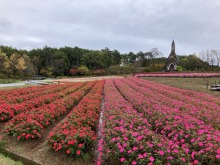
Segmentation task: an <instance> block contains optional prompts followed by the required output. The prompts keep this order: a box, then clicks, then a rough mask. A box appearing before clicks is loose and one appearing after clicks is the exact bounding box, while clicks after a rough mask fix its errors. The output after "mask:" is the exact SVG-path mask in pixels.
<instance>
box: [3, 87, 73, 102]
mask: <svg viewBox="0 0 220 165" xmlns="http://www.w3.org/2000/svg"><path fill="white" fill-rule="evenodd" d="M71 86H72V84H71V83H69V84H64V85H48V86H46V87H44V88H42V86H37V87H35V88H34V90H31V89H29V88H24V89H23V90H22V92H23V93H22V92H18V91H17V92H14V91H12V92H8V94H6V95H3V96H2V97H1V103H7V104H15V103H22V102H25V101H28V100H31V99H34V98H36V97H39V96H42V95H48V94H52V93H56V92H59V91H62V90H64V89H66V88H69V87H71ZM26 90H27V91H28V90H30V92H27V93H25V92H24V91H26Z"/></svg>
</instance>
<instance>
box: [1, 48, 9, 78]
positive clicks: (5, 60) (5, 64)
mask: <svg viewBox="0 0 220 165" xmlns="http://www.w3.org/2000/svg"><path fill="white" fill-rule="evenodd" d="M8 68H9V63H8V57H7V56H6V54H5V53H4V52H2V51H1V49H0V74H3V75H5V74H7V69H8Z"/></svg>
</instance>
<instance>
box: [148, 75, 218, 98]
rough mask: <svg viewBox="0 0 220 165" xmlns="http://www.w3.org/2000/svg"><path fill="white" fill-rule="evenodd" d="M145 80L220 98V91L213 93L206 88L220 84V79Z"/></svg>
mask: <svg viewBox="0 0 220 165" xmlns="http://www.w3.org/2000/svg"><path fill="white" fill-rule="evenodd" d="M144 79H146V80H150V81H154V82H157V83H161V84H166V85H171V86H174V87H178V88H183V89H189V90H194V91H198V92H205V93H208V94H211V95H214V96H217V97H220V91H211V90H209V89H207V88H206V86H207V82H208V86H209V87H210V86H211V85H214V84H215V83H216V84H220V78H164V77H145V78H144Z"/></svg>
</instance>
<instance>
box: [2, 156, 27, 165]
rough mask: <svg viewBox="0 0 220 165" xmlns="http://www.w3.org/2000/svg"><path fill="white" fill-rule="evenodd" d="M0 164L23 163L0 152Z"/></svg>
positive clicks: (13, 164) (20, 164)
mask: <svg viewBox="0 0 220 165" xmlns="http://www.w3.org/2000/svg"><path fill="white" fill-rule="evenodd" d="M0 164H1V165H23V163H21V162H17V161H14V160H12V159H11V158H9V157H6V156H4V155H2V154H0Z"/></svg>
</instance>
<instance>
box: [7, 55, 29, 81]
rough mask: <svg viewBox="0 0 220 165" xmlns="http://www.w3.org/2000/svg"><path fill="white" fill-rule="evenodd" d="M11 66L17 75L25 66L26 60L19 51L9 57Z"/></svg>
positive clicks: (14, 74)
mask: <svg viewBox="0 0 220 165" xmlns="http://www.w3.org/2000/svg"><path fill="white" fill-rule="evenodd" d="M9 68H10V70H11V72H12V74H13V76H14V77H15V76H16V75H17V74H18V73H19V72H20V73H21V72H22V71H23V70H24V69H25V68H26V66H25V61H24V59H23V58H22V57H21V55H20V54H18V53H13V54H12V55H11V56H10V58H9Z"/></svg>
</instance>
